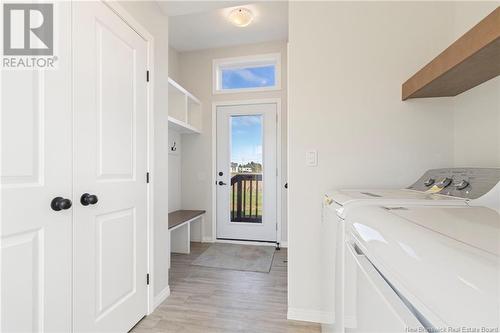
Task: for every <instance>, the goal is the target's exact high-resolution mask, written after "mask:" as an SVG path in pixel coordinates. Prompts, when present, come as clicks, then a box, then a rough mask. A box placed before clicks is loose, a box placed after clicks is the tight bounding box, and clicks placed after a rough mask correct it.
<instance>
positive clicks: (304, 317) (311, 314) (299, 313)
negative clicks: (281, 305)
mask: <svg viewBox="0 0 500 333" xmlns="http://www.w3.org/2000/svg"><path fill="white" fill-rule="evenodd" d="M287 318H288V319H290V320H300V321H309V322H313V323H320V324H331V323H333V322H334V316H333V314H332V313H331V312H328V311H320V310H309V309H297V308H288V314H287Z"/></svg>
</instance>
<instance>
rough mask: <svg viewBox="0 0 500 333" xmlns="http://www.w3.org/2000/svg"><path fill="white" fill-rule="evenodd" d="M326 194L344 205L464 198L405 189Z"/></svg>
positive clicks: (346, 191) (345, 191)
mask: <svg viewBox="0 0 500 333" xmlns="http://www.w3.org/2000/svg"><path fill="white" fill-rule="evenodd" d="M328 195H329V196H330V197H331V198H332V199H333V200H334V201H335V202H337V203H338V204H340V205H342V206H344V205H347V204H351V203H353V202H355V201H362V200H380V201H385V200H430V201H441V202H445V201H457V200H460V201H463V200H464V199H461V198H456V197H449V196H444V195H439V194H433V193H426V192H419V191H413V190H407V189H366V190H364V189H361V190H360V189H356V190H349V189H348V190H337V191H330V192H328Z"/></svg>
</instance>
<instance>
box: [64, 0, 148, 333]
mask: <svg viewBox="0 0 500 333" xmlns="http://www.w3.org/2000/svg"><path fill="white" fill-rule="evenodd" d="M73 36H74V37H73V40H74V47H73V49H74V53H73V54H74V94H75V95H74V96H75V97H74V117H75V143H74V145H75V154H74V161H75V162H74V165H75V168H74V172H75V179H74V197H75V201H78V202H77V203H75V210H74V211H75V227H74V239H75V240H74V242H75V244H74V251H75V252H74V260H75V261H74V262H75V264H74V298H75V301H74V329H75V331H79V332H109V331H113V332H126V331H128V330H130V328H131V327H133V326H134V325H135V324H136V323H137V322H138V321H139V320H140V319H141V318H142V317H143V316H144V315H146V311H147V285H146V283H147V282H146V273H147V184H146V171H147V170H146V168H147V94H148V90H147V89H148V88H147V82H146V69H147V54H148V46H147V42H146V41H145V40H144V39H143V38H142V37H141V36H140V35H138V34H137V33H136V32H135V31H134V30H133V29H132V28H131V27H130V26H129V25H128V24H127V23H126V22H125V21H124V20H122V19H121V18H120V16H118V15H117V14H116V13H115V12H114V11H113V10H112V9H111V8H110V7H108V6H107V5H106V4H105V3H104V2H101V1H89V2H86V1H77V2H74V3H73Z"/></svg>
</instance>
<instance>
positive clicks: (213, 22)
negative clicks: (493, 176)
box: [159, 1, 288, 52]
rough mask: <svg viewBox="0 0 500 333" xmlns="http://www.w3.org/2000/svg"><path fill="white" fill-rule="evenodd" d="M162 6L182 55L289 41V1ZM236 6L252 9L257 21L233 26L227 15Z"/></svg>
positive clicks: (171, 3) (166, 3)
mask: <svg viewBox="0 0 500 333" xmlns="http://www.w3.org/2000/svg"><path fill="white" fill-rule="evenodd" d="M159 4H160V6H161V8H162V10H163V11H164V12H165V13H167V15H169V16H170V17H169V44H170V46H172V47H173V48H174V49H176V50H177V51H180V52H183V51H193V50H201V49H211V48H218V47H225V46H234V45H243V44H252V43H260V42H267V41H274V40H287V39H288V2H287V1H261V2H257V3H252V4H248V2H245V1H182V2H180V1H163V2H159ZM235 5H236V6H235ZM228 6H230V7H228ZM235 7H245V8H248V9H250V10H251V11H252V12H253V13H254V15H255V18H254V20H253V22H252V23H251V24H250V25H248V26H247V27H244V28H240V27H236V26H234V25H233V24H231V23H230V22H229V21H228V20H227V14H228V13H229V11H230V10H231V9H233V8H235Z"/></svg>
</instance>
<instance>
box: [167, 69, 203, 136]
mask: <svg viewBox="0 0 500 333" xmlns="http://www.w3.org/2000/svg"><path fill="white" fill-rule="evenodd" d="M201 111H202V109H201V102H200V100H199V99H198V98H196V97H195V96H194V95H193V94H191V93H190V92H189V91H187V90H186V89H185V88H184V87H182V86H181V85H180V84H178V83H177V82H175V81H174V80H172V79H171V78H168V126H169V127H170V128H172V129H175V130H177V131H179V132H180V133H184V134H193V133H197V134H199V133H201V125H202V114H201Z"/></svg>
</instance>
